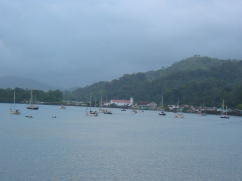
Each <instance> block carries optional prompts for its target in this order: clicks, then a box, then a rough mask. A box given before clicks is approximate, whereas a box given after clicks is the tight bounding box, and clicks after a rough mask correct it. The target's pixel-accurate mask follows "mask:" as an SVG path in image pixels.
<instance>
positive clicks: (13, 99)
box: [13, 89, 15, 105]
mask: <svg viewBox="0 0 242 181" xmlns="http://www.w3.org/2000/svg"><path fill="white" fill-rule="evenodd" d="M13 104H14V105H15V89H14V91H13Z"/></svg>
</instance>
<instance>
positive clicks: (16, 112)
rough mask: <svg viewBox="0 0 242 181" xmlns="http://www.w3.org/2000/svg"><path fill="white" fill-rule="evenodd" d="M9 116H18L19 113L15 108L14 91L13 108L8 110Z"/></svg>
mask: <svg viewBox="0 0 242 181" xmlns="http://www.w3.org/2000/svg"><path fill="white" fill-rule="evenodd" d="M10 114H16V115H18V114H20V111H19V110H18V109H16V108H15V90H14V92H13V107H12V108H10Z"/></svg>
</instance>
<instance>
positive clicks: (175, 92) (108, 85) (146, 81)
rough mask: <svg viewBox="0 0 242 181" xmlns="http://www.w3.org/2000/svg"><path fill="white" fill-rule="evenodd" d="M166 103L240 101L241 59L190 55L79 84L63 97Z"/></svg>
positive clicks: (241, 94)
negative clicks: (166, 64)
mask: <svg viewBox="0 0 242 181" xmlns="http://www.w3.org/2000/svg"><path fill="white" fill-rule="evenodd" d="M162 95H163V96H164V102H165V103H166V104H176V103H177V101H178V100H179V101H180V102H181V103H182V104H193V105H201V104H205V105H210V106H212V105H220V104H221V102H222V99H225V101H226V104H227V105H230V106H236V105H237V104H241V103H242V61H239V60H220V59H217V58H211V57H202V56H193V57H189V58H187V59H184V60H181V61H179V62H176V63H174V64H173V65H171V66H170V67H167V68H161V69H159V70H156V71H148V72H145V73H135V74H126V75H124V76H122V77H120V78H119V79H115V80H112V81H109V82H107V81H102V82H97V83H95V84H92V85H89V86H86V87H83V88H78V89H76V90H74V91H72V92H71V93H69V94H66V98H69V99H74V100H88V99H89V97H90V96H92V97H94V98H95V99H99V98H100V97H101V96H102V97H108V98H113V99H114V98H129V97H131V96H132V97H134V99H135V100H142V101H155V102H157V103H160V101H161V96H162Z"/></svg>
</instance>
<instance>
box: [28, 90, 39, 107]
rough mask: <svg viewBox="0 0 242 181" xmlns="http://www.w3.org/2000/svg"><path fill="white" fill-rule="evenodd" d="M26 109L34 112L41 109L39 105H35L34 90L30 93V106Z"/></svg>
mask: <svg viewBox="0 0 242 181" xmlns="http://www.w3.org/2000/svg"><path fill="white" fill-rule="evenodd" d="M26 108H27V109H32V110H38V109H39V107H38V106H37V105H34V104H33V93H32V90H31V91H30V100H29V105H28V106H27V107H26Z"/></svg>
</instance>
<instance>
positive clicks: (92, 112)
mask: <svg viewBox="0 0 242 181" xmlns="http://www.w3.org/2000/svg"><path fill="white" fill-rule="evenodd" d="M89 106H90V110H89V111H87V116H93V117H97V116H98V112H97V111H96V110H95V111H92V110H91V106H92V97H91V96H90V103H89ZM95 107H96V101H95Z"/></svg>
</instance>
